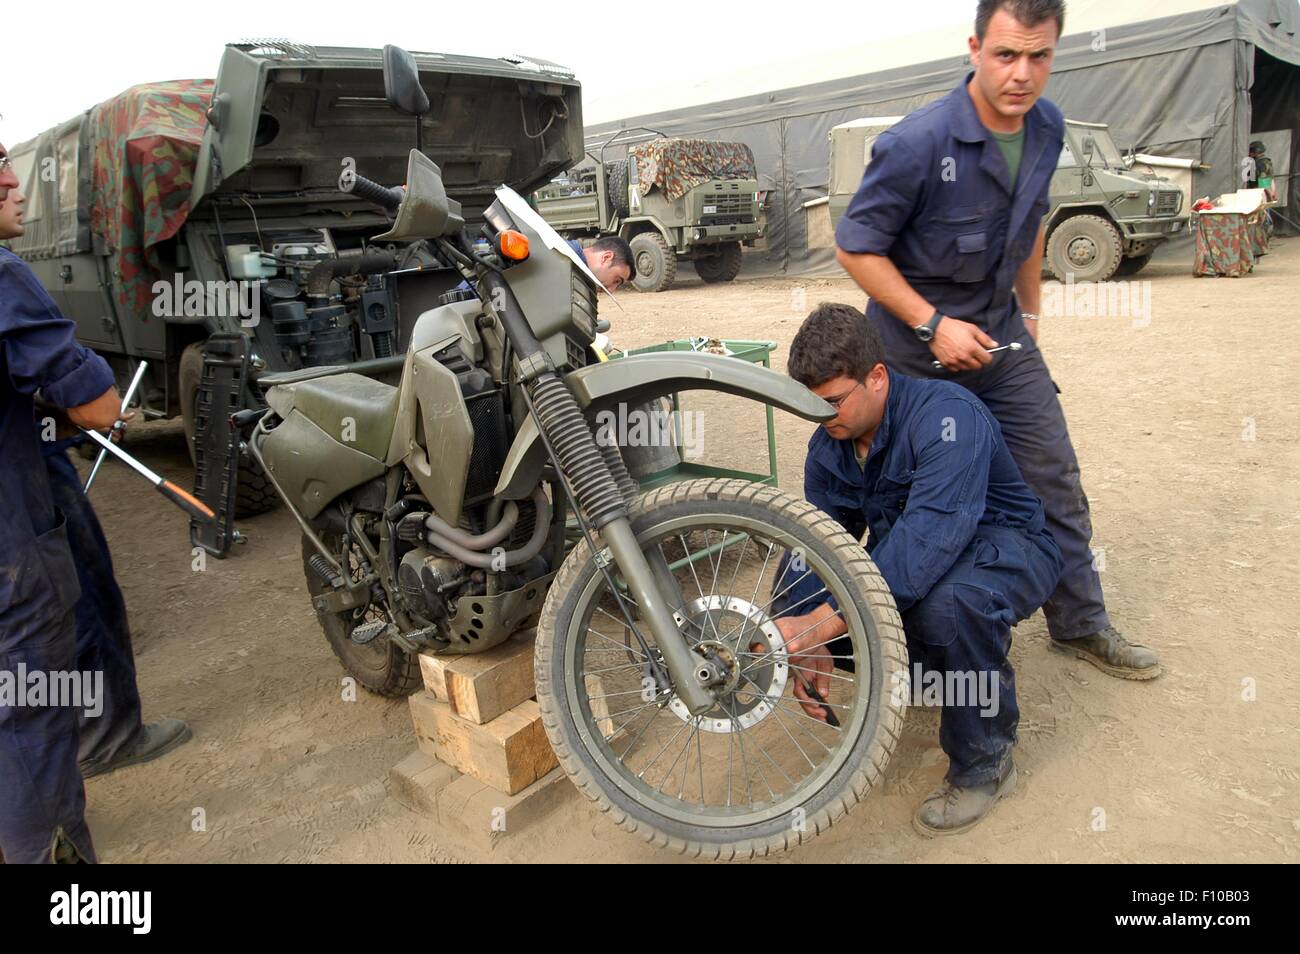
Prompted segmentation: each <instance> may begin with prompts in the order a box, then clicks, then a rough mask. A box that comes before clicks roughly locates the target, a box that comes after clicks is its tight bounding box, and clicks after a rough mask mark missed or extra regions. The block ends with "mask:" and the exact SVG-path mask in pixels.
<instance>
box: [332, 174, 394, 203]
mask: <svg viewBox="0 0 1300 954" xmlns="http://www.w3.org/2000/svg"><path fill="white" fill-rule="evenodd" d="M339 190H340V191H342V192H346V193H348V194H350V195H355V196H357V197H358V198H361V199H365V200H366V201H367V202H373V203H374V204H375V205H378V206H381V207H382V208H384V209H385V210H386V211H388V212H393V213H396V212H397V207H398V206H400V205H401V204H402V190H401V189H389V188H388V187H387V186H381V185H380V184H379V183H378V182H375V181H374V180H373V179H367V178H366V177H365V176H363V175H360V174H358V173H357V171H356V170H355V169H353V168H352V167H351V166H349V167H348V168H346V169H344V170H343V172H342V174H340V175H339Z"/></svg>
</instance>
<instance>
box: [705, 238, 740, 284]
mask: <svg viewBox="0 0 1300 954" xmlns="http://www.w3.org/2000/svg"><path fill="white" fill-rule="evenodd" d="M743 254H744V253H743V252H742V251H741V248H740V243H739V242H723V243H722V244H721V245H719V246H718V250H717V252H716V253H715V254H713V255H710V256H708V257H707V258H697V259H696V260H695V272H696V274H698V275H699V276H700V278H702V279H704V280H705V281H706V282H708V283H710V284H713V283H714V282H729V281H731V280H732V279H734V278H735V277H736V276H737V275H739V274H740V262H741V256H742V255H743Z"/></svg>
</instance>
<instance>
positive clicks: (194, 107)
mask: <svg viewBox="0 0 1300 954" xmlns="http://www.w3.org/2000/svg"><path fill="white" fill-rule="evenodd" d="M212 85H213V84H212V80H175V81H173V82H169V83H151V84H148V85H144V86H133V87H131V88H130V89H128V90H127V91H126V92H125V93H122V94H121V95H120V96H115V97H114V98H112V99H110V100H107V101H106V102H103V103H100V104H99V105H98V106H96V107H95V108H94V109H92V110H91V111H90V117H89V119H88V120H87V122H88V125H89V127H90V128H89V135H90V141H91V142H92V143H93V144H94V152H93V156H92V160H91V164H92V168H91V194H90V228H91V232H92V233H93V234H94V236H95V238H96V239H97V240H99V242H102V243H103V248H104V250H105V251H107V252H108V253H109V254H110V256H111V262H112V270H113V277H114V279H115V282H116V285H117V297H118V304H119V306H121V307H123V308H126V309H129V310H130V312H134V313H135V314H137V315H142V316H148V314H149V313H150V300H151V293H150V286H151V285H152V284H153V283H154V281H155V280H156V279H157V278H158V277H160V276H159V274H158V270H159V263H158V259H157V254H156V252H155V250H154V246H155V245H157V244H158V243H159V242H162V241H165V240H166V239H169V238H171V237H172V236H173V235H175V234H176V232H177V231H178V230H179V229H180V227H181V225H182V224H184V222H185V218H186V216H188V215H189V211H190V201H189V200H190V187H191V186H192V185H193V184H194V167H195V165H196V163H197V162H198V154H199V146H200V145H201V144H202V142H203V130H204V129H205V128H206V126H207V118H206V115H205V114H206V111H207V108H208V105H209V103H211V101H212Z"/></svg>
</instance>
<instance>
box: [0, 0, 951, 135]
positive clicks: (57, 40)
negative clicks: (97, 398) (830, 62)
mask: <svg viewBox="0 0 1300 954" xmlns="http://www.w3.org/2000/svg"><path fill="white" fill-rule="evenodd" d="M10 6H11V7H12V10H13V11H14V12H12V13H11V15H10V16H9V17H6V18H4V21H0V37H3V38H4V40H6V41H7V42H5V43H3V45H2V46H0V49H3V50H4V53H3V61H2V62H0V116H2V117H3V119H0V141H2V142H4V143H5V144H6V145H10V146H12V145H14V144H15V143H18V142H21V141H23V140H25V139H30V138H31V137H32V136H34V135H36V134H37V133H39V132H41V131H42V130H44V129H46V128H48V127H50V126H53V125H55V124H57V123H60V122H62V121H63V120H65V119H70V118H71V117H73V116H75V115H76V114H77V113H79V112H81V111H83V110H85V109H88V108H89V107H91V106H93V105H95V104H96V103H98V102H101V101H102V100H105V99H107V98H109V97H111V96H113V95H115V94H117V93H119V92H121V91H122V90H124V89H126V88H127V87H129V86H133V85H135V84H136V83H145V82H153V81H158V80H172V79H199V78H205V77H212V76H215V75H216V70H217V63H218V61H219V60H220V58H221V50H222V47H223V46H224V45H225V44H226V43H229V42H234V41H238V40H244V39H249V38H266V37H277V38H285V39H290V40H294V41H297V42H299V43H306V44H316V45H320V46H361V47H381V46H383V45H384V44H385V43H396V44H398V45H399V46H404V47H406V48H408V49H411V50H424V51H430V52H439V53H466V54H472V55H476V56H502V55H508V54H512V53H523V54H526V55H532V56H537V57H541V58H544V59H548V60H552V61H554V62H557V63H562V64H564V65H565V66H568V67H571V68H572V69H573V70H574V71H575V72H576V73H577V75H578V79H579V80H580V81H581V82H582V84H583V98H584V102H585V104H586V110H585V112H586V116H587V118H588V119H592V118H600V117H599V114H600V113H604V114H606V116H605V118H617V117H620V116H626V115H635V114H636V113H637V112H638V109H637V108H636V107H637V93H638V91H644V90H646V89H647V88H649V87H653V86H655V85H657V84H660V83H664V82H673V83H681V82H682V81H683V80H692V81H694V80H702V79H709V78H712V77H715V76H720V75H725V74H726V73H727V71H729V70H741V69H752V68H753V67H755V66H757V65H760V64H768V63H771V64H774V67H773V82H772V85H771V88H772V89H779V88H780V87H781V86H782V83H781V82H780V69H779V64H780V62H781V61H782V60H784V59H789V58H791V57H797V56H807V55H808V54H810V53H815V52H816V51H818V50H827V49H836V48H843V47H848V46H853V45H856V44H859V43H864V42H867V41H870V40H879V39H885V38H888V37H891V36H902V35H905V34H908V33H915V32H918V31H920V30H928V29H933V28H935V27H942V26H946V25H949V24H957V23H970V22H971V21H973V19H974V10H975V0H928V2H925V3H924V4H918V3H897V2H888V0H856V2H850V0H814V2H812V3H809V4H807V5H787V4H781V5H779V6H778V5H776V4H766V3H743V2H741V3H737V2H734V0H731V2H722V3H709V2H707V0H706V2H701V0H690V2H688V0H650V2H635V0H634V2H621V0H612V2H611V0H604V2H590V0H587V2H583V3H578V2H574V0H567V2H558V3H550V4H545V3H539V2H532V3H525V2H521V0H502V2H481V0H479V2H471V3H465V2H457V3H449V2H446V0H432V2H429V3H401V4H388V3H383V4H376V3H357V2H355V0H348V2H337V0H313V2H311V3H309V4H284V3H273V2H270V0H223V2H221V3H218V4H209V3H200V2H194V0H182V2H179V3H171V4H166V5H161V4H158V3H142V2H139V0H118V2H116V3H114V4H111V5H109V4H104V5H95V6H82V5H80V4H78V5H76V6H69V5H65V4H56V3H53V2H49V0H46V2H45V3H37V4H33V5H31V6H28V7H21V10H22V11H23V12H22V14H21V15H19V14H18V12H17V11H18V10H19V9H20V8H19V7H13V5H12V4H11V5H10ZM918 17H920V19H918ZM385 22H388V23H389V24H391V25H390V26H387V27H386V26H384V23H385ZM6 33H7V34H9V35H8V36H5V35H4V34H6ZM946 52H951V53H960V52H964V51H963V50H953V51H943V52H936V56H942V55H944V54H945V53H946ZM862 72H864V73H865V72H870V64H863V70H862ZM624 104H626V108H624Z"/></svg>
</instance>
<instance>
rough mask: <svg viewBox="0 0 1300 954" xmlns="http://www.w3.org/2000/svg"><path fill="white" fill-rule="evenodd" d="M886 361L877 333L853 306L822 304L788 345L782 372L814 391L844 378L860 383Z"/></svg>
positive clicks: (882, 345)
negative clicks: (828, 382)
mask: <svg viewBox="0 0 1300 954" xmlns="http://www.w3.org/2000/svg"><path fill="white" fill-rule="evenodd" d="M884 360H885V345H884V343H883V342H882V341H881V340H880V332H878V331H876V326H875V325H873V324H872V323H871V322H870V321H868V320H867V316H866V315H864V314H863V313H862V312H860V311H858V310H857V309H856V308H854V307H853V306H852V305H839V304H836V303H834V302H827V301H824V302H822V303H821V304H820V305H818V306H817V307H816V308H815V309H814V310H813V312H812V314H810V315H809V316H808V317H807V318H805V319H804V323H803V324H802V325H800V326H799V331H798V332H797V333H796V334H795V336H794V341H792V342H791V343H790V359H789V360H788V361H787V362H786V365H785V370H786V373H787V374H789V375H790V377H792V378H794V379H795V380H796V381H798V382H799V383H800V384H802V385H803V386H804V387H808V388H815V387H817V385H819V384H825V383H826V382H827V381H829V380H830V379H831V378H836V377H839V376H840V375H843V376H844V377H846V378H853V379H854V380H857V381H861V380H863V379H865V378H866V376H867V373H868V372H870V371H871V369H872V368H874V367H875V366H876V365H878V364H881V363H882V362H883V361H884Z"/></svg>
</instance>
